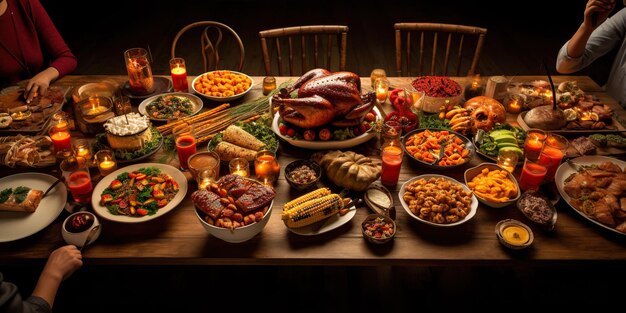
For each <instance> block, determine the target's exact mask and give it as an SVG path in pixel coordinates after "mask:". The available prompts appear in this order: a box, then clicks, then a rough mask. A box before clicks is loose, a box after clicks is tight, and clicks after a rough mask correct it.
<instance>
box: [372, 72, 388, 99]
mask: <svg viewBox="0 0 626 313" xmlns="http://www.w3.org/2000/svg"><path fill="white" fill-rule="evenodd" d="M374 90H375V91H376V100H378V102H379V103H380V104H384V103H385V101H387V96H388V95H389V81H388V80H387V79H386V78H376V80H375V81H374Z"/></svg>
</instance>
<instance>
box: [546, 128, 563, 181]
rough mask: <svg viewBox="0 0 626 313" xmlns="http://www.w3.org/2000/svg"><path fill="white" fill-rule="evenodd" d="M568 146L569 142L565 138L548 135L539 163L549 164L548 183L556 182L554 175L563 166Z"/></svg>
mask: <svg viewBox="0 0 626 313" xmlns="http://www.w3.org/2000/svg"><path fill="white" fill-rule="evenodd" d="M568 146H569V141H568V140H567V139H566V138H565V137H563V136H561V135H557V134H550V135H548V138H547V139H546V142H545V146H544V148H543V150H542V151H541V154H540V156H539V161H540V162H541V163H544V164H547V165H546V167H547V168H548V171H547V173H546V177H545V180H546V181H554V175H555V174H556V170H557V169H558V167H559V165H561V161H562V160H563V157H564V156H565V152H566V151H567V147H568Z"/></svg>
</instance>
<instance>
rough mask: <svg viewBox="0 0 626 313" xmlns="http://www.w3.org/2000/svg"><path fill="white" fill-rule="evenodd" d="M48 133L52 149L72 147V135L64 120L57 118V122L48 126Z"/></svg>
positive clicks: (59, 149)
mask: <svg viewBox="0 0 626 313" xmlns="http://www.w3.org/2000/svg"><path fill="white" fill-rule="evenodd" d="M49 135H50V139H51V140H52V144H53V146H54V151H61V150H63V149H70V150H71V149H72V137H71V135H70V131H69V127H68V123H67V121H66V120H64V119H62V120H59V121H58V122H57V124H55V125H53V126H52V127H50V131H49Z"/></svg>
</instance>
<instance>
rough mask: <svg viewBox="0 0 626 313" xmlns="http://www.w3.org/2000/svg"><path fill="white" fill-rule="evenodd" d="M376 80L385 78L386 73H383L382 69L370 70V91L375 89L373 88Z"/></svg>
mask: <svg viewBox="0 0 626 313" xmlns="http://www.w3.org/2000/svg"><path fill="white" fill-rule="evenodd" d="M377 78H387V73H386V72H385V70H384V69H382V68H375V69H373V70H372V73H371V74H370V79H371V81H372V89H375V88H376V87H375V86H374V82H375V81H376V79H377Z"/></svg>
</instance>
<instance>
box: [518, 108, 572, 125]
mask: <svg viewBox="0 0 626 313" xmlns="http://www.w3.org/2000/svg"><path fill="white" fill-rule="evenodd" d="M524 122H526V125H528V126H529V127H530V128H539V129H543V130H555V129H561V128H563V126H565V124H566V123H567V121H566V120H565V114H563V110H561V109H559V108H557V109H556V110H553V109H552V106H551V105H542V106H539V107H536V108H534V109H531V110H530V111H528V112H527V113H526V115H525V116H524Z"/></svg>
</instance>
